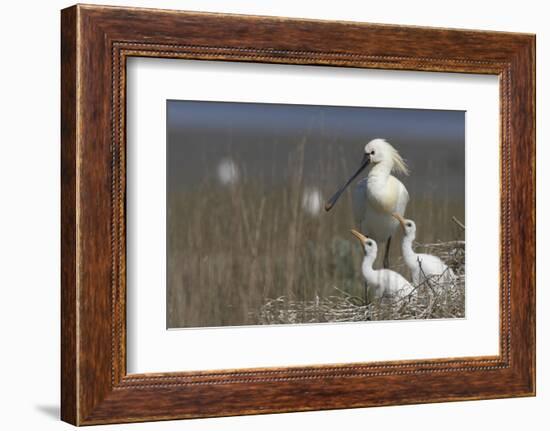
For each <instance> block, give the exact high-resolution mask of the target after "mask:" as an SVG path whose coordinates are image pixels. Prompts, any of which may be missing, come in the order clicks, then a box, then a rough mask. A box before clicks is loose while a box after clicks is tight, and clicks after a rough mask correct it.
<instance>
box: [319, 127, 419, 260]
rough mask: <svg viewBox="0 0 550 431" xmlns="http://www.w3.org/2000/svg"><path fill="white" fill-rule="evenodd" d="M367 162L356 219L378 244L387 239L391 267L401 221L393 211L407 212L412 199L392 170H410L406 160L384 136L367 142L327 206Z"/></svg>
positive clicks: (355, 202)
mask: <svg viewBox="0 0 550 431" xmlns="http://www.w3.org/2000/svg"><path fill="white" fill-rule="evenodd" d="M367 166H369V167H370V170H369V173H368V175H367V177H366V178H363V179H362V180H360V181H358V182H357V184H356V186H355V188H354V191H353V195H352V202H353V212H354V216H355V222H356V223H357V226H358V227H359V229H360V230H361V231H363V232H366V234H367V235H368V236H369V237H370V238H373V239H374V240H375V241H376V242H377V243H378V244H382V243H386V248H385V251H384V268H388V267H389V266H390V262H389V250H390V244H391V238H392V235H393V234H394V232H395V230H396V229H397V226H398V225H399V223H398V222H397V220H395V219H394V218H393V217H392V213H399V214H401V215H405V209H406V207H407V203H408V202H409V193H408V192H407V189H406V188H405V186H404V185H403V183H401V181H399V180H398V179H397V178H395V177H394V176H393V175H391V174H392V172H394V173H397V174H402V175H408V174H409V169H408V168H407V165H406V163H405V161H404V160H403V158H402V157H401V156H400V155H399V153H398V152H397V150H396V149H395V148H393V147H392V146H391V145H390V144H389V143H388V142H386V140H384V139H380V138H377V139H373V140H372V141H370V142H369V143H367V144H366V145H365V150H364V155H363V160H362V161H361V165H360V166H359V168H358V169H357V171H356V172H355V173H354V174H353V175H352V176H351V178H350V179H349V180H348V181H347V182H346V183H345V184H344V185H343V186H342V187H340V189H338V191H337V192H336V193H335V194H334V195H333V196H332V197H331V198H330V199H329V200H328V201H327V203H326V204H325V210H326V211H329V210H330V209H331V208H332V207H333V206H334V204H335V203H336V201H337V200H338V198H339V197H340V195H341V194H342V193H343V192H344V190H345V189H346V187H347V186H349V185H350V184H351V183H352V182H353V181H354V180H355V178H357V176H359V174H360V173H361V172H362V171H363V170H364V169H365V168H366V167H367Z"/></svg>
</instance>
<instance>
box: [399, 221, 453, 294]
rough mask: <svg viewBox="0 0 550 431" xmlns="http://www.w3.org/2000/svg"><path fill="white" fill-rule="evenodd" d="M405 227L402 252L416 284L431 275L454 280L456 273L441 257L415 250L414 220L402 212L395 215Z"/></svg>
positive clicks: (447, 280)
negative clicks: (408, 218) (405, 216)
mask: <svg viewBox="0 0 550 431" xmlns="http://www.w3.org/2000/svg"><path fill="white" fill-rule="evenodd" d="M393 216H394V217H395V218H396V219H397V220H399V223H400V224H401V227H402V228H403V241H402V243H401V252H402V253H403V259H404V260H405V264H406V265H407V267H408V268H409V270H410V271H411V275H412V281H413V283H414V284H416V285H418V284H419V283H422V282H424V281H425V280H426V279H429V278H431V277H438V278H439V277H441V281H446V282H450V281H453V280H454V278H455V275H454V273H453V270H452V269H451V268H449V267H448V266H447V265H446V264H445V263H444V262H443V261H442V260H441V259H440V258H439V257H437V256H433V255H431V254H425V253H415V252H414V250H413V246H412V245H413V241H414V240H415V238H416V224H415V223H414V221H412V220H406V219H404V218H403V217H402V216H401V215H400V214H397V213H396V214H394V215H393Z"/></svg>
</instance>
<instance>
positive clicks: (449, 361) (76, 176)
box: [61, 5, 535, 425]
mask: <svg viewBox="0 0 550 431" xmlns="http://www.w3.org/2000/svg"><path fill="white" fill-rule="evenodd" d="M61 16H62V26H61V48H62V61H61V71H62V93H61V107H62V110H61V122H62V150H61V160H62V183H61V184H62V218H61V222H62V286H61V292H62V296H61V305H62V325H61V335H62V337H61V339H62V344H61V351H62V363H61V366H62V373H61V375H62V378H61V388H62V390H61V417H62V419H63V420H65V421H67V422H70V423H72V424H75V425H88V424H101V423H113V422H134V421H148V420H161V419H177V418H193V417H208V416H226V415H240V414H255V413H272V412H288V411H305V410H319V409H336V408H351V407H366V406H381V405H389V404H411V403H424V402H441V401H450V400H472V399H480V398H501V397H512V396H530V395H534V393H535V103H534V102H535V36H534V35H528V34H512V33H500V32H486V31H465V30H449V29H437V28H422V27H402V26H390V25H375V24H360V23H353V22H327V21H312V20H297V19H284V18H273V17H253V16H239V15H219V14H207V13H195V12H192V13H190V12H178V11H167V10H152V9H151V10H147V9H133V8H119V7H103V6H81V5H77V6H73V7H70V8H68V9H65V10H63V11H62V14H61ZM129 56H147V57H166V58H186V59H200V60H224V61H241V62H243V61H244V62H263V63H288V64H302V65H332V66H343V67H359V68H377V69H406V70H420V71H444V72H464V73H482V74H494V75H498V76H499V77H500V106H501V220H500V225H501V260H500V265H501V278H500V289H501V296H500V297H501V301H500V316H501V319H500V320H501V328H500V329H501V331H500V354H499V355H498V356H495V357H465V358H443V359H437V360H421V361H401V362H381V363H354V364H338V365H326V366H304V367H293V368H267V369H240V370H227V371H222V372H220V371H209V370H205V371H203V372H180V373H160V374H140V375H138V374H130V375H128V374H127V373H126V357H125V355H126V351H125V335H126V328H125V294H126V291H125V289H126V286H125V269H126V267H125V186H126V183H125V182H126V176H125V151H126V147H125V145H126V141H125V97H126V93H125V91H126V89H125V76H126V68H125V65H126V59H127V58H128V57H129Z"/></svg>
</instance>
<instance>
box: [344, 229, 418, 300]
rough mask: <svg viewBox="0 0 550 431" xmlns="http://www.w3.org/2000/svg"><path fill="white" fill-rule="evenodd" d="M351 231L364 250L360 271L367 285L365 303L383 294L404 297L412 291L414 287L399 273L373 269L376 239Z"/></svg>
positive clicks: (376, 250) (376, 251) (376, 247)
mask: <svg viewBox="0 0 550 431" xmlns="http://www.w3.org/2000/svg"><path fill="white" fill-rule="evenodd" d="M351 233H352V234H353V235H354V236H355V237H356V238H357V239H358V240H359V242H361V245H362V246H363V250H364V251H365V257H364V258H363V263H362V264H361V271H362V272H363V277H364V278H365V283H366V286H367V303H369V302H371V301H373V300H375V299H380V298H382V297H384V296H391V297H396V298H404V297H405V296H407V295H410V294H411V293H412V292H413V291H414V288H413V287H412V286H411V285H410V283H409V282H408V281H407V280H406V279H405V277H403V276H402V275H401V274H399V273H397V272H395V271H392V270H391V269H378V270H375V269H373V268H372V264H373V263H374V261H375V260H376V254H377V253H378V246H377V245H376V241H374V240H373V239H371V238H368V237H366V236H365V235H363V234H362V233H360V232H358V231H356V230H355V229H352V230H351Z"/></svg>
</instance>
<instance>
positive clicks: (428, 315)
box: [254, 241, 465, 325]
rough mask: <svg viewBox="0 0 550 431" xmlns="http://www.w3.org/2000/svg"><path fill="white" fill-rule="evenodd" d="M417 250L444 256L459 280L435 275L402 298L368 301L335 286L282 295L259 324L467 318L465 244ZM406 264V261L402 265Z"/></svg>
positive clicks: (259, 315)
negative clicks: (305, 295) (303, 295)
mask: <svg viewBox="0 0 550 431" xmlns="http://www.w3.org/2000/svg"><path fill="white" fill-rule="evenodd" d="M417 249H420V250H423V251H425V252H427V253H430V254H434V255H437V256H439V257H440V258H441V259H443V260H444V261H445V262H446V263H447V265H448V266H449V267H450V268H451V269H452V270H453V272H454V274H455V276H456V277H455V279H454V280H453V281H447V280H446V277H445V275H446V274H442V275H440V276H433V277H430V278H428V279H426V280H424V281H423V282H422V283H420V284H419V285H417V286H414V287H415V289H414V291H413V292H412V293H411V294H410V295H408V296H406V297H404V298H401V299H393V298H382V299H381V300H377V301H374V302H371V303H369V304H367V303H366V301H365V299H364V298H360V297H357V296H353V295H350V294H349V293H347V292H345V291H343V290H341V289H339V288H338V287H336V286H334V288H333V289H334V295H330V296H326V297H319V296H318V295H316V296H315V297H314V298H313V299H311V300H297V299H296V298H292V297H288V296H280V297H278V298H275V299H269V300H267V301H266V302H265V303H264V304H263V305H262V306H261V308H260V310H259V311H258V312H257V313H255V314H256V316H255V319H254V320H257V321H258V324H263V325H274V324H298V323H329V322H332V323H336V322H363V321H369V320H406V319H451V318H463V317H464V308H465V307H464V305H465V276H464V268H465V243H464V241H449V242H439V243H433V244H418V245H417ZM401 265H402V264H401Z"/></svg>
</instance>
